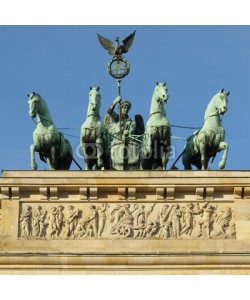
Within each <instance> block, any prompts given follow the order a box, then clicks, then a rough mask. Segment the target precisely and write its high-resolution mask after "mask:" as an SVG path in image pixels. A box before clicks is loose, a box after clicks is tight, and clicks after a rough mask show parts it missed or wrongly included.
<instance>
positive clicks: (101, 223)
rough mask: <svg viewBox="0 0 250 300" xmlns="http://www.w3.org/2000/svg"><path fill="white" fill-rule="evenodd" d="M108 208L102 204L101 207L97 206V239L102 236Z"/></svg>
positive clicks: (105, 204)
mask: <svg viewBox="0 0 250 300" xmlns="http://www.w3.org/2000/svg"><path fill="white" fill-rule="evenodd" d="M108 208H109V205H108V204H107V203H103V204H102V205H101V206H98V210H99V228H98V237H101V236H102V233H103V230H104V228H105V225H106V219H107V215H106V211H107V209H108Z"/></svg>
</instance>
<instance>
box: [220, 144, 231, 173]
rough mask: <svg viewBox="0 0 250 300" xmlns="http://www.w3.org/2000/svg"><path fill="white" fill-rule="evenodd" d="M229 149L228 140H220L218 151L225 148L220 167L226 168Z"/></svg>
mask: <svg viewBox="0 0 250 300" xmlns="http://www.w3.org/2000/svg"><path fill="white" fill-rule="evenodd" d="M228 149H229V145H228V143H226V142H220V143H219V147H218V151H221V150H224V152H223V155H222V159H221V161H220V163H219V168H220V169H224V168H225V165H226V160H227V152H228Z"/></svg>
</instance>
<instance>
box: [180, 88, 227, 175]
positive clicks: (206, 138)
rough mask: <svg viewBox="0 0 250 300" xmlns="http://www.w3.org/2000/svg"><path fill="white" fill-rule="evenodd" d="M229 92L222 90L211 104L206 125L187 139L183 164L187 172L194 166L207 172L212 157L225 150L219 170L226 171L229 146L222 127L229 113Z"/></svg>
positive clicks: (206, 115)
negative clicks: (223, 117) (222, 120)
mask: <svg viewBox="0 0 250 300" xmlns="http://www.w3.org/2000/svg"><path fill="white" fill-rule="evenodd" d="M228 95H229V92H226V91H225V90H224V89H222V90H220V91H219V93H217V94H216V95H215V96H214V97H213V98H212V100H211V101H210V102H209V104H208V106H207V109H206V111H205V116H204V125H203V127H202V128H201V130H199V131H196V132H195V133H194V134H193V135H192V136H191V137H189V138H188V139H187V143H186V146H185V150H184V153H183V157H182V162H183V165H184V168H185V170H191V169H192V165H194V166H196V167H197V168H198V169H199V170H206V169H207V168H208V162H209V159H210V158H211V157H215V155H216V153H217V152H219V151H221V150H224V153H223V156H222V159H221V161H220V163H219V168H220V169H224V168H225V165H226V160H227V152H228V148H229V145H228V143H226V142H225V141H224V139H225V130H224V128H223V127H222V126H221V116H222V115H224V113H225V112H226V111H227V104H228V99H227V97H228Z"/></svg>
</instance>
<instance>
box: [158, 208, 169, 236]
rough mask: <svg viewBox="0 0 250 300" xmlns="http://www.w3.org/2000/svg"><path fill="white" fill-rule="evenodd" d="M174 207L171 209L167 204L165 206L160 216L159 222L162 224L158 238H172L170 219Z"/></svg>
mask: <svg viewBox="0 0 250 300" xmlns="http://www.w3.org/2000/svg"><path fill="white" fill-rule="evenodd" d="M172 208H173V206H171V207H170V208H169V205H167V204H165V205H163V207H162V209H161V211H160V213H159V216H158V221H159V224H160V231H159V234H158V236H159V237H164V238H168V237H170V236H171V229H170V227H171V220H170V218H169V215H170V212H171V210H172Z"/></svg>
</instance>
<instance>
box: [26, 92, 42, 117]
mask: <svg viewBox="0 0 250 300" xmlns="http://www.w3.org/2000/svg"><path fill="white" fill-rule="evenodd" d="M27 96H28V97H29V100H28V104H29V115H30V116H31V118H35V117H36V114H37V113H38V112H39V111H40V109H41V101H40V96H39V95H38V94H36V93H35V92H33V93H31V94H27Z"/></svg>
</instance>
